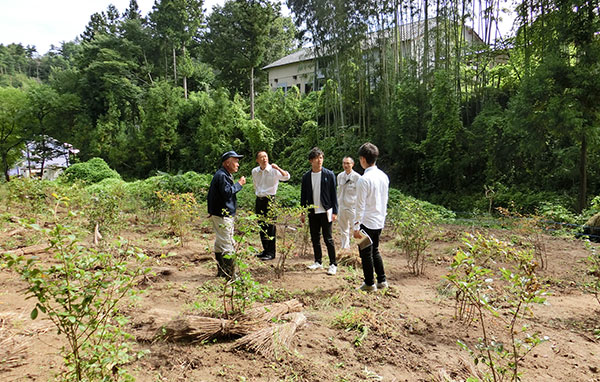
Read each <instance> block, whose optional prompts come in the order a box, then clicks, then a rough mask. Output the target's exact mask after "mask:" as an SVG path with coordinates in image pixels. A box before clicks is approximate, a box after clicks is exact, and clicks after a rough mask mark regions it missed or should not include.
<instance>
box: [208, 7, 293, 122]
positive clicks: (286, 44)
mask: <svg viewBox="0 0 600 382" xmlns="http://www.w3.org/2000/svg"><path fill="white" fill-rule="evenodd" d="M281 18H282V16H281V14H280V8H279V4H272V3H271V2H269V1H267V0H230V1H227V2H226V3H225V4H224V5H223V6H222V7H218V6H217V7H215V8H214V9H213V13H212V14H211V15H210V17H209V19H208V32H207V33H206V35H205V44H204V49H203V57H204V58H205V59H206V60H207V61H208V62H209V63H210V64H212V65H213V66H214V67H215V68H216V69H217V70H219V71H220V74H219V79H220V80H221V81H223V83H224V84H225V85H227V86H228V87H229V88H230V89H232V90H234V91H236V92H241V93H243V94H248V95H249V96H250V118H251V119H253V118H254V93H255V91H254V86H255V78H256V76H257V72H258V71H259V69H260V68H261V67H262V66H263V65H266V64H267V63H268V62H267V58H273V57H274V56H276V53H279V54H282V53H284V52H285V53H287V52H288V51H289V49H290V48H291V44H292V42H293V41H292V36H293V32H292V31H290V29H289V27H290V24H289V23H285V22H283V21H281V20H280V19H281ZM286 28H287V29H286ZM269 52H270V53H269ZM275 52H276V53H275ZM279 57H281V56H279ZM240 74H243V76H240ZM241 78H243V80H240V79H241Z"/></svg>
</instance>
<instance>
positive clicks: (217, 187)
mask: <svg viewBox="0 0 600 382" xmlns="http://www.w3.org/2000/svg"><path fill="white" fill-rule="evenodd" d="M240 158H242V155H238V154H237V153H236V152H235V151H228V152H226V153H225V154H223V156H221V164H222V165H221V168H219V169H218V170H217V172H216V173H215V175H214V176H213V178H212V181H211V182H210V188H209V189H208V196H207V207H208V213H209V217H210V220H211V222H212V224H213V228H214V230H215V259H216V260H217V267H218V272H217V276H219V277H225V278H227V279H231V278H233V276H234V274H235V264H234V261H233V258H232V257H231V256H232V254H233V252H234V241H233V217H234V216H235V213H236V210H237V197H236V194H237V193H238V192H239V191H241V189H242V186H243V185H244V184H246V178H245V177H243V176H242V177H241V178H240V180H238V181H237V182H234V181H233V174H234V173H236V172H237V171H238V169H239V167H240V163H239V162H240Z"/></svg>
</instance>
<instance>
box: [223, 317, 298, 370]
mask: <svg viewBox="0 0 600 382" xmlns="http://www.w3.org/2000/svg"><path fill="white" fill-rule="evenodd" d="M283 318H284V319H288V320H289V322H286V323H283V324H276V325H273V326H269V327H266V328H263V329H261V330H258V331H255V332H253V333H250V334H248V335H246V336H244V337H242V338H240V339H238V340H236V341H235V343H234V345H233V348H234V349H247V350H249V351H253V352H256V353H259V354H261V355H263V356H265V357H268V358H275V359H281V358H282V356H283V354H286V353H289V347H290V344H291V342H292V340H293V338H294V334H295V333H296V330H297V329H298V328H299V327H300V326H302V325H304V323H306V316H305V315H304V314H302V313H289V314H286V315H285V316H283Z"/></svg>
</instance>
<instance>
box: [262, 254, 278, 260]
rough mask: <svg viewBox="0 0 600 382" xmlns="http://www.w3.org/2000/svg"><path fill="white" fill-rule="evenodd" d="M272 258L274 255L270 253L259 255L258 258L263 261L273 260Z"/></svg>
mask: <svg viewBox="0 0 600 382" xmlns="http://www.w3.org/2000/svg"><path fill="white" fill-rule="evenodd" d="M274 258H275V255H271V254H266V255H262V256H259V260H263V261H266V260H273V259H274Z"/></svg>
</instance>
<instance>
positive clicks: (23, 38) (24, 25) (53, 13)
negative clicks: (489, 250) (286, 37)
mask: <svg viewBox="0 0 600 382" xmlns="http://www.w3.org/2000/svg"><path fill="white" fill-rule="evenodd" d="M137 2H138V5H139V7H140V11H141V13H142V16H146V15H147V14H148V13H149V12H150V11H151V10H152V5H153V4H154V0H137ZM224 2H225V0H204V8H206V9H208V10H209V11H210V10H211V9H212V7H213V5H215V4H223V3H224ZM109 4H113V5H114V6H116V7H117V9H118V10H119V13H123V12H124V11H125V10H126V9H127V7H128V6H129V0H0V44H4V45H8V44H11V43H21V44H23V46H27V45H34V46H35V47H36V48H37V52H38V53H39V54H45V53H46V52H48V50H49V49H50V45H52V44H54V45H55V46H60V44H61V42H63V41H72V40H74V39H75V38H76V37H77V36H79V35H80V34H81V33H83V31H84V30H85V26H86V25H87V24H88V22H89V21H90V16H91V15H92V14H93V13H95V12H102V11H106V9H107V8H108V5H109Z"/></svg>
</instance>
